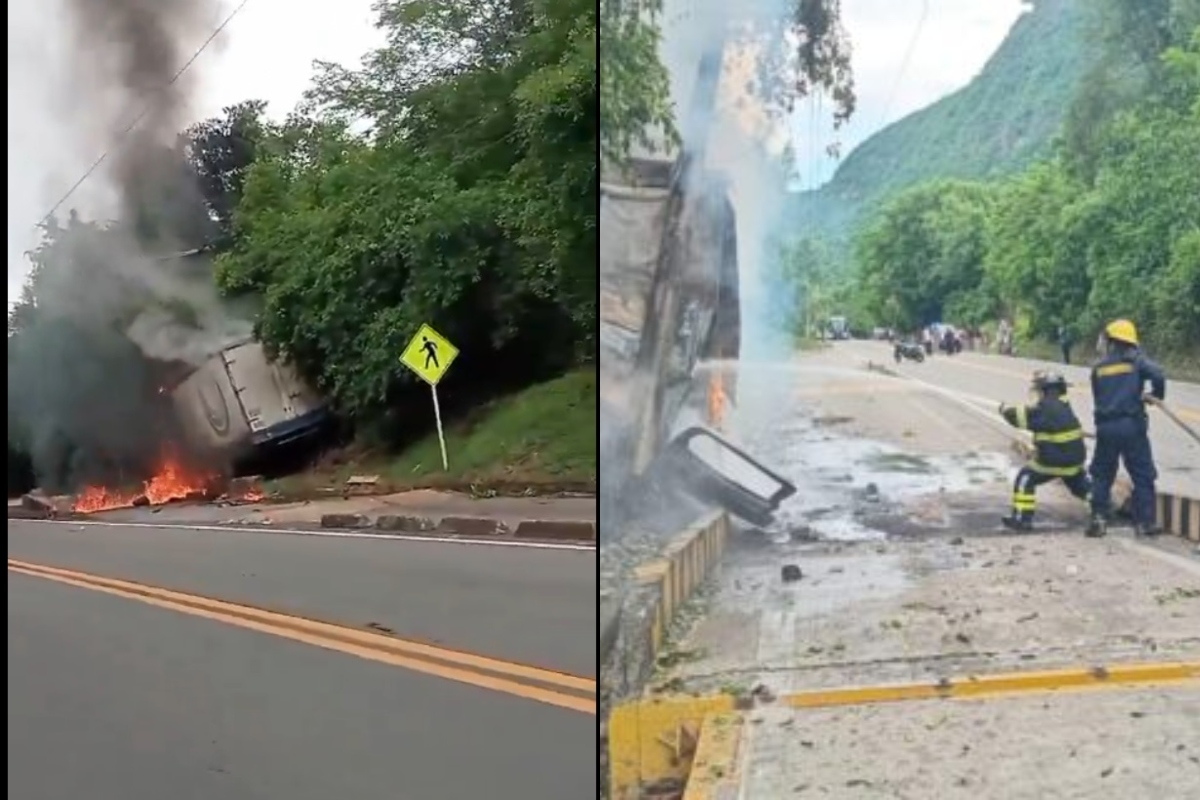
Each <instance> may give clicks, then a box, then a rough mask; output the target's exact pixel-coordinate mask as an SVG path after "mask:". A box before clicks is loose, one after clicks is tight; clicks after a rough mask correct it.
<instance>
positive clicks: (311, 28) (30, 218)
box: [8, 0, 1021, 301]
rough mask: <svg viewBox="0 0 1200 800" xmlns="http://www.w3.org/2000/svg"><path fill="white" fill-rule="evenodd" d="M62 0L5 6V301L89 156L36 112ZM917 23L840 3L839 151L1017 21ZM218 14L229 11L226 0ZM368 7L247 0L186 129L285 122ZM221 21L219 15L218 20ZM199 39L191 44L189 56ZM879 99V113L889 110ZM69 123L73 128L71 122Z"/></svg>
mask: <svg viewBox="0 0 1200 800" xmlns="http://www.w3.org/2000/svg"><path fill="white" fill-rule="evenodd" d="M59 2H61V0H11V2H10V3H9V6H8V25H9V27H8V31H9V32H8V37H9V40H8V44H9V56H8V59H9V71H8V106H9V116H8V119H9V123H8V141H9V145H8V169H9V180H8V296H9V298H10V301H11V299H12V298H14V297H16V296H17V295H18V294H19V292H20V287H21V284H22V282H23V281H24V277H25V274H26V270H27V262H26V260H25V258H24V256H23V255H22V254H23V253H24V252H25V251H26V250H28V249H29V248H30V247H32V246H33V245H34V244H35V242H36V235H35V232H34V226H35V224H36V223H37V222H38V220H39V219H40V218H41V217H42V216H43V215H44V214H45V213H46V212H47V211H48V210H49V207H50V206H51V205H52V204H53V203H54V202H55V201H56V200H57V199H58V197H59V196H61V195H62V193H63V192H65V191H66V190H67V188H69V187H70V185H71V184H72V183H74V181H75V180H76V179H77V178H78V177H79V176H80V175H81V174H82V173H83V172H84V170H86V169H87V167H88V166H89V164H90V163H91V162H92V161H93V160H94V159H95V158H96V157H97V156H99V155H100V153H99V152H96V153H83V152H73V151H77V150H79V149H80V148H79V147H77V146H72V142H73V139H72V137H71V136H70V134H69V130H68V129H67V128H66V127H64V126H65V125H66V124H69V122H68V120H69V109H68V110H67V113H66V114H63V113H60V114H58V115H57V116H51V114H50V112H49V110H48V109H47V108H45V107H44V105H45V104H44V102H43V100H42V98H44V97H45V96H46V94H47V86H49V85H52V84H53V82H54V81H55V80H58V79H59V78H60V77H61V75H62V67H61V63H60V62H61V60H62V59H61V58H59V57H58V56H59V55H60V54H61V52H62V48H63V44H62V42H61V40H62V38H63V37H62V31H61V28H60V27H59V26H60V25H61V23H59V22H58V20H60V19H61V10H60V9H59V7H58V5H57V4H58V3H59ZM927 2H928V14H927V18H926V21H925V24H924V25H923V27H922V30H921V35H920V37H919V38H917V39H916V40H915V45H914V46H913V49H912V52H913V55H912V58H911V60H910V61H909V63H908V65H907V68H906V69H904V70H903V71H902V72H901V67H902V65H903V63H904V54H905V51H906V50H907V49H908V48H909V45H910V43H913V42H914V38H913V34H914V33H915V32H916V28H917V23H918V20H919V19H920V17H921V9H922V3H923V0H843V6H844V9H845V15H846V23H847V27H848V28H849V32H850V36H851V39H852V42H853V46H854V71H855V77H856V81H857V84H858V92H859V98H860V101H859V113H858V114H857V115H856V118H855V120H854V122H853V123H852V124H851V125H850V126H849V127H848V128H847V129H845V130H844V131H842V132H840V133H839V134H837V138H838V139H839V140H840V141H841V142H843V144H844V145H845V147H844V150H843V152H848V151H849V147H850V146H852V145H853V144H854V143H857V142H858V141H861V139H862V138H864V137H865V136H867V135H869V134H870V133H871V132H873V131H874V130H876V129H878V128H879V127H880V126H881V125H882V124H884V123H885V122H887V121H893V120H895V119H897V118H899V117H901V116H903V115H904V114H906V113H909V112H910V111H913V110H915V109H918V108H921V107H922V106H925V105H928V104H929V103H930V102H932V101H934V100H936V99H937V98H939V97H941V96H943V95H945V94H946V93H948V92H950V91H953V90H955V89H957V88H959V87H961V86H963V85H964V84H966V83H967V82H968V81H969V80H970V79H971V78H972V77H973V76H974V75H975V74H976V73H977V72H978V71H979V69H980V67H982V66H983V63H984V62H985V61H986V59H987V58H988V56H989V55H990V54H991V53H992V52H993V51H994V50H995V49H996V47H997V46H998V45H999V43H1000V41H1001V40H1002V39H1003V38H1004V35H1005V33H1006V32H1007V31H1008V28H1009V27H1010V26H1011V24H1012V22H1013V21H1014V20H1015V19H1016V17H1017V15H1018V13H1019V12H1020V8H1021V2H1020V0H927ZM225 3H226V10H227V11H228V10H232V8H233V7H234V6H235V5H236V2H234V0H225ZM370 5H371V0H338V2H336V3H334V2H329V1H328V0H249V3H248V4H247V5H246V7H245V8H244V9H243V10H242V11H241V13H240V14H239V15H238V16H237V18H236V19H235V20H234V21H233V22H232V23H231V24H230V25H229V27H228V28H227V29H226V32H225V33H224V34H223V36H222V37H221V39H220V40H219V42H220V46H219V47H218V46H216V45H214V46H213V47H211V48H210V50H208V51H207V52H206V53H205V54H204V55H202V56H201V57H200V59H198V60H197V62H196V64H195V65H194V66H193V68H192V69H193V71H194V72H195V73H196V75H197V76H198V78H199V80H200V84H201V88H200V91H199V92H198V93H197V97H196V103H195V108H194V109H193V117H194V119H197V120H198V119H203V118H205V117H208V116H212V115H214V114H216V113H218V112H219V111H220V109H221V108H222V107H223V106H226V105H230V104H232V103H236V102H239V101H241V100H245V99H249V98H260V99H263V100H266V101H268V102H269V104H270V106H269V113H270V114H271V115H272V116H275V117H282V116H283V115H285V114H286V113H287V112H288V111H289V110H291V108H292V107H293V106H294V105H295V103H296V102H297V101H298V100H299V98H300V94H301V93H302V92H303V91H304V89H305V88H306V86H307V85H308V80H309V77H310V75H311V69H310V64H311V63H312V61H313V59H317V58H320V59H324V60H330V61H339V62H342V63H346V64H355V63H357V60H358V58H359V56H360V55H361V54H362V53H363V52H365V51H366V50H368V49H370V48H371V47H373V46H375V45H376V44H377V43H378V42H379V34H378V32H377V31H375V30H374V29H373V27H372V24H371V22H372V20H373V16H372V14H371V11H370ZM222 16H223V15H222ZM203 38H204V37H200V40H199V41H197V42H196V43H195V44H196V46H197V47H198V46H199V45H200V44H201V43H202V41H203ZM889 100H890V103H889ZM808 120H809V115H808V109H807V108H802V109H800V111H799V113H798V115H797V121H796V125H795V127H794V131H795V133H796V140H797V141H796V149H797V153H798V155H799V157H800V164H801V168H802V170H804V171H805V172H806V173H807V176H806V177H805V178H804V181H805V182H806V184H807V182H811V181H814V180H819V179H824V178H827V177H828V174H829V172H831V171H832V169H833V168H834V167H835V166H836V163H835V162H833V161H832V160H831V159H828V158H825V157H822V156H820V155H819V154H820V153H821V151H822V150H823V149H824V145H825V143H827V142H828V141H829V140H830V138H831V136H832V133H831V132H830V131H828V130H827V127H828V126H825V125H821V126H818V130H817V135H816V136H815V137H812V141H813V142H814V144H812V145H810V138H809V137H808V132H809V122H808ZM74 124H78V123H77V122H76V123H74ZM103 198H104V194H103V187H102V186H99V185H85V187H84V188H83V189H81V191H80V192H79V194H78V196H77V197H76V198H75V200H74V202H73V203H70V204H68V207H70V206H71V205H80V206H81V207H83V208H84V209H85V210H86V209H88V208H89V207H92V208H94V207H97V206H98V204H101V203H103Z"/></svg>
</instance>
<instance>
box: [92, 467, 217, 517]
mask: <svg viewBox="0 0 1200 800" xmlns="http://www.w3.org/2000/svg"><path fill="white" fill-rule="evenodd" d="M210 481H211V476H208V475H201V474H196V473H189V472H188V471H186V470H185V469H184V468H183V467H182V466H181V465H180V463H179V462H178V461H177V460H175V459H174V458H166V459H164V460H163V465H162V468H161V469H160V470H159V471H158V474H157V475H155V476H154V477H153V478H151V479H150V480H148V481H146V482H145V483H144V484H143V485H142V490H141V491H130V490H124V491H123V490H115V489H108V488H106V487H103V486H89V487H87V488H86V489H84V490H83V491H82V492H80V493H79V495H78V496H76V498H75V503H74V510H75V511H77V512H80V513H82V514H91V513H94V512H96V511H107V510H109V509H113V508H127V507H129V506H132V505H133V504H134V502H135V501H136V500H137V499H138V498H140V497H145V498H146V500H147V501H148V502H149V504H150V505H152V506H157V505H162V504H163V503H168V502H170V501H172V500H182V499H184V498H186V497H188V496H190V495H195V494H197V493H203V492H204V491H205V489H206V488H207V486H208V484H209V482H210Z"/></svg>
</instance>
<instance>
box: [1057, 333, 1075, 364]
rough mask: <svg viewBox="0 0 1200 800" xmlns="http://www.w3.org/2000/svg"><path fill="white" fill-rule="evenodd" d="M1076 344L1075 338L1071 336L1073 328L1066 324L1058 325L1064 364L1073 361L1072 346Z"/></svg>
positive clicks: (1059, 346) (1059, 344)
mask: <svg viewBox="0 0 1200 800" xmlns="http://www.w3.org/2000/svg"><path fill="white" fill-rule="evenodd" d="M1073 344H1075V339H1074V337H1073V336H1071V329H1070V328H1068V327H1067V326H1066V325H1059V326H1058V348H1059V350H1061V351H1062V360H1063V363H1064V364H1070V363H1071V346H1072V345H1073Z"/></svg>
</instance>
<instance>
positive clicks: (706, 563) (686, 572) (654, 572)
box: [599, 511, 730, 696]
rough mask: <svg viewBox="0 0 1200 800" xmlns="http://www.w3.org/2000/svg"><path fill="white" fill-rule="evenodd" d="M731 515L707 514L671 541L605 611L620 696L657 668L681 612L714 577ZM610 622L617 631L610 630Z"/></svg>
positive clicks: (604, 637) (603, 658)
mask: <svg viewBox="0 0 1200 800" xmlns="http://www.w3.org/2000/svg"><path fill="white" fill-rule="evenodd" d="M729 526H730V522H729V516H728V515H727V514H726V513H725V512H724V511H714V512H712V513H710V514H707V515H705V516H704V517H702V518H701V519H700V520H698V521H697V522H696V523H695V524H693V525H692V526H690V527H688V528H687V529H685V530H684V531H682V532H681V533H679V534H678V535H677V536H675V537H674V538H673V539H671V540H670V541H669V542H668V543H667V545H666V547H665V548H664V549H663V552H662V554H661V555H660V556H659V557H658V558H654V559H651V560H650V561H647V562H645V563H643V564H642V565H640V566H638V567H636V568H635V569H634V581H633V583H634V586H633V588H632V590H631V591H630V592H629V593H628V594H627V595H626V596H625V597H623V598H621V599H620V600H619V601H617V600H616V599H611V600H610V601H609V602H610V610H609V612H608V617H607V618H606V617H605V616H604V614H603V603H602V604H601V607H602V614H601V625H602V628H601V632H600V633H601V636H600V654H599V655H600V662H601V663H602V664H604V663H608V662H610V661H612V662H621V663H619V664H618V663H614V664H613V668H614V670H615V671H616V672H617V673H619V675H620V678H621V681H620V682H621V684H622V687H621V688H619V689H618V690H617V691H616V694H617V695H618V696H623V695H627V694H630V693H636V692H639V691H640V690H641V687H642V686H643V685H644V684H645V682H646V680H648V679H649V677H650V672H651V671H652V670H653V667H654V663H655V659H656V658H657V657H658V653H659V650H660V649H661V648H662V644H663V641H664V639H665V637H666V634H667V631H668V630H669V629H670V627H671V624H672V623H673V622H674V620H675V615H676V613H677V612H678V611H679V609H680V607H681V606H683V605H684V604H685V603H686V602H687V601H688V600H690V599H691V597H692V595H693V594H694V593H695V591H696V589H697V588H698V587H699V586H700V585H701V584H702V583H704V581H705V580H707V579H708V576H709V575H711V574H712V571H713V569H714V568H715V567H716V565H717V564H718V563H719V562H720V560H721V556H722V555H723V554H724V552H725V543H726V541H727V540H728V538H729ZM605 625H607V626H608V627H609V628H611V630H606V629H605V628H604V627H603V626H605Z"/></svg>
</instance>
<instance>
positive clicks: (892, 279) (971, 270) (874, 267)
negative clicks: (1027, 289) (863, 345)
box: [856, 181, 994, 329]
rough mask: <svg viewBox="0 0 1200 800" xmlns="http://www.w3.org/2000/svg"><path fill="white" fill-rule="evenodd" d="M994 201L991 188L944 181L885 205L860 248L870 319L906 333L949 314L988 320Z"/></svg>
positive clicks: (970, 320) (965, 320)
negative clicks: (986, 266) (987, 261)
mask: <svg viewBox="0 0 1200 800" xmlns="http://www.w3.org/2000/svg"><path fill="white" fill-rule="evenodd" d="M993 202H994V191H993V190H992V189H991V188H990V187H988V186H986V185H983V184H978V183H970V182H964V181H938V182H934V183H930V184H923V185H920V186H917V187H914V188H912V189H909V190H907V191H905V192H903V193H901V194H900V195H898V196H897V197H896V198H894V199H893V200H892V201H891V202H889V203H887V204H886V205H885V206H884V207H883V209H882V210H881V211H880V212H879V214H878V216H877V217H876V219H875V221H874V223H873V224H872V225H871V226H870V227H869V228H868V229H867V231H866V232H865V233H864V234H863V235H862V236H861V237H860V238H859V239H858V241H857V243H856V252H857V262H858V266H859V271H860V272H859V282H860V283H859V285H860V287H861V290H862V291H863V292H864V293H865V295H866V305H867V307H868V309H869V310H870V311H871V313H872V315H873V316H874V317H876V318H877V319H880V320H887V321H888V322H889V324H892V325H894V326H896V327H899V328H902V329H903V328H912V327H915V326H918V325H925V324H929V323H931V322H936V321H939V320H942V319H944V318H947V317H948V316H955V317H956V319H955V321H958V322H962V323H973V322H978V321H982V318H983V317H985V316H986V315H987V314H988V313H989V312H991V311H992V310H993V305H994V303H993V297H992V296H991V292H990V287H989V286H988V285H987V284H986V283H985V281H984V259H985V256H986V253H987V219H988V215H989V213H990V210H991V207H992V205H993ZM964 316H968V317H970V318H964ZM947 321H949V320H948V319H947Z"/></svg>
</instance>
